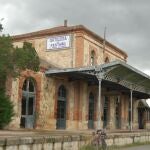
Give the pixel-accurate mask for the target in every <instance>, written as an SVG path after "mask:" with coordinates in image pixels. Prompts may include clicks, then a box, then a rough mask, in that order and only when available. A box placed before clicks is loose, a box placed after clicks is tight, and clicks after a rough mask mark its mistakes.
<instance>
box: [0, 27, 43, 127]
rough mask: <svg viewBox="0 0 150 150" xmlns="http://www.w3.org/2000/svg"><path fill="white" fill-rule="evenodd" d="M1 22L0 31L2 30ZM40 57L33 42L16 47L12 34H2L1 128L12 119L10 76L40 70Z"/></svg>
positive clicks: (0, 69) (0, 40)
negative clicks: (9, 91)
mask: <svg viewBox="0 0 150 150" xmlns="http://www.w3.org/2000/svg"><path fill="white" fill-rule="evenodd" d="M2 29H3V28H2V25H1V24H0V32H1V30H2ZM39 64H40V61H39V57H38V55H37V53H36V51H35V49H34V48H33V47H32V44H31V43H27V42H24V43H23V47H22V48H18V47H14V46H13V41H12V38H11V37H10V36H8V35H7V36H6V35H1V36H0V128H3V127H4V126H5V125H6V124H8V123H9V122H10V121H11V118H12V116H13V114H14V113H13V105H12V103H11V102H10V101H9V98H8V97H6V96H5V93H6V92H5V91H6V89H5V88H6V81H7V78H8V77H14V78H15V77H17V76H18V75H20V73H21V71H23V70H25V69H30V70H33V71H38V70H39Z"/></svg>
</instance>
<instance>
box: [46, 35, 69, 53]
mask: <svg viewBox="0 0 150 150" xmlns="http://www.w3.org/2000/svg"><path fill="white" fill-rule="evenodd" d="M70 47H71V36H70V35H59V36H52V37H49V38H48V39H47V50H57V49H66V48H70Z"/></svg>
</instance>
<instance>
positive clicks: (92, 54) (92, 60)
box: [90, 50, 95, 66]
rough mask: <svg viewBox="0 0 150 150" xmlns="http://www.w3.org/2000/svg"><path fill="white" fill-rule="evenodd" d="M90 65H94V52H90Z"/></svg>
mask: <svg viewBox="0 0 150 150" xmlns="http://www.w3.org/2000/svg"><path fill="white" fill-rule="evenodd" d="M90 63H91V64H90V65H91V66H93V65H95V52H94V50H92V51H91V58H90Z"/></svg>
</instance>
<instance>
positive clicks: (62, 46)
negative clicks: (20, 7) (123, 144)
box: [8, 25, 150, 130]
mask: <svg viewBox="0 0 150 150" xmlns="http://www.w3.org/2000/svg"><path fill="white" fill-rule="evenodd" d="M13 40H14V46H18V47H21V46H22V45H23V42H24V41H27V42H30V43H32V44H33V46H34V47H35V49H36V51H37V53H38V55H39V57H40V59H41V69H40V71H39V72H38V73H35V72H33V71H30V70H25V71H24V72H22V75H21V76H20V77H19V78H18V79H10V80H9V81H8V85H9V86H8V94H9V95H10V97H11V100H12V101H13V102H14V106H15V107H14V109H15V113H16V116H15V117H14V119H13V121H12V122H11V124H10V125H9V127H10V128H35V129H75V130H77V129H80V130H84V129H97V128H106V129H110V130H111V129H129V128H133V129H138V128H150V125H149V120H150V116H149V111H147V113H146V114H147V115H144V113H145V112H144V113H143V111H142V112H141V113H140V110H141V109H140V108H139V106H140V104H139V100H140V99H144V98H149V97H150V86H149V83H150V81H149V80H150V78H149V77H148V76H146V75H145V74H143V73H141V72H139V71H137V70H136V69H134V68H132V67H130V66H129V65H127V64H126V61H127V54H126V53H125V52H124V51H122V50H121V49H119V48H117V47H116V46H114V45H113V44H111V43H109V42H108V41H104V39H103V38H101V37H100V36H98V35H97V34H95V33H93V32H92V31H90V30H89V29H87V28H85V27H84V26H82V25H78V26H71V27H69V26H60V27H55V28H52V29H47V30H42V31H38V32H33V33H28V34H23V35H17V36H13ZM114 62H115V63H114ZM68 68H70V69H68ZM134 77H135V79H134ZM140 81H141V82H140ZM145 83H148V84H145ZM10 85H11V86H10ZM131 85H133V86H131ZM137 85H138V86H137ZM130 87H134V88H130ZM131 108H132V109H131ZM144 110H145V109H144ZM131 114H132V115H131ZM131 116H132V117H131ZM144 116H146V117H147V118H144ZM148 116H149V117H148Z"/></svg>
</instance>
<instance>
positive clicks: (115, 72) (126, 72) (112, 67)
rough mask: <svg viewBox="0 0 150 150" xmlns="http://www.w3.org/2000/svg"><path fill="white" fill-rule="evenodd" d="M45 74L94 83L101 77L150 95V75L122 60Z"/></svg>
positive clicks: (50, 70)
mask: <svg viewBox="0 0 150 150" xmlns="http://www.w3.org/2000/svg"><path fill="white" fill-rule="evenodd" d="M45 74H46V75H47V76H52V75H57V76H59V75H67V76H69V77H70V79H71V80H74V79H84V80H88V81H89V82H94V83H98V80H97V79H99V78H101V79H102V80H103V81H104V82H105V81H108V82H109V83H110V85H113V84H114V86H115V85H121V86H123V87H124V88H125V89H132V90H134V91H136V92H140V93H143V94H146V95H147V98H148V97H150V76H148V75H146V74H145V73H143V72H141V71H139V70H137V69H135V68H133V67H132V66H130V65H128V64H126V63H125V62H122V61H114V62H110V63H107V64H102V65H96V66H91V67H83V68H67V69H49V70H48V71H46V73H45ZM103 85H105V84H103Z"/></svg>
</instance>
